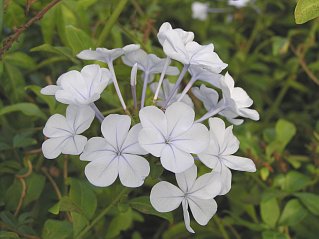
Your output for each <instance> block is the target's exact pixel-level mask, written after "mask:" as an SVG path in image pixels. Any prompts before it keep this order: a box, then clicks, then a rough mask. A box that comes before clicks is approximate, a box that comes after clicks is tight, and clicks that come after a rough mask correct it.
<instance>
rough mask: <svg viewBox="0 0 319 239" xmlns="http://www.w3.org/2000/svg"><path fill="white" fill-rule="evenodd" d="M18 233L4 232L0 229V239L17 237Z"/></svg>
mask: <svg viewBox="0 0 319 239" xmlns="http://www.w3.org/2000/svg"><path fill="white" fill-rule="evenodd" d="M19 238H20V237H19V235H18V234H17V233H15V232H6V231H1V232H0V239H19Z"/></svg>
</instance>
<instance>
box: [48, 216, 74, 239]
mask: <svg viewBox="0 0 319 239" xmlns="http://www.w3.org/2000/svg"><path fill="white" fill-rule="evenodd" d="M71 237H72V225H71V223H69V222H67V221H57V220H52V219H48V220H47V221H46V222H45V224H44V227H43V231H42V238H43V239H69V238H71Z"/></svg>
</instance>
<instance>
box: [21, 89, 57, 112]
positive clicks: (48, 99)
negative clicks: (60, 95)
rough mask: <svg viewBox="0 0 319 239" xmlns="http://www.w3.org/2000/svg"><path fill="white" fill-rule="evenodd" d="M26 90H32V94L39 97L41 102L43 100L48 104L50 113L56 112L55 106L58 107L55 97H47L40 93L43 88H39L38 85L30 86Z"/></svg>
mask: <svg viewBox="0 0 319 239" xmlns="http://www.w3.org/2000/svg"><path fill="white" fill-rule="evenodd" d="M25 89H26V90H31V91H32V92H34V93H35V94H36V95H37V97H39V98H40V99H41V100H43V101H44V102H45V103H47V104H48V106H49V108H50V113H51V114H53V113H54V111H55V106H56V100H55V98H54V97H52V96H47V95H42V94H41V93H40V91H41V87H40V86H37V85H29V86H26V87H25Z"/></svg>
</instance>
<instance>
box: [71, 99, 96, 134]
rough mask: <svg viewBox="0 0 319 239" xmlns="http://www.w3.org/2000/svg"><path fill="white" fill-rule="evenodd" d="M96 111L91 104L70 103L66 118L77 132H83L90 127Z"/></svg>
mask: <svg viewBox="0 0 319 239" xmlns="http://www.w3.org/2000/svg"><path fill="white" fill-rule="evenodd" d="M94 116H95V113H94V111H93V110H92V109H91V107H89V106H82V107H81V106H75V105H69V106H68V108H67V109H66V120H67V122H68V124H69V127H70V128H71V129H73V132H74V133H76V134H81V133H83V132H84V131H85V130H87V129H88V128H90V126H91V123H92V121H93V120H94Z"/></svg>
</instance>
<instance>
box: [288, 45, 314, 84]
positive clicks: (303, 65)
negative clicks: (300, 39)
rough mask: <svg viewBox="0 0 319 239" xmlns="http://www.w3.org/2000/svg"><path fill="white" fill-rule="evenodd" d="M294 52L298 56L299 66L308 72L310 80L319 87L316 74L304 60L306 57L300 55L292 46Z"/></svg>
mask: <svg viewBox="0 0 319 239" xmlns="http://www.w3.org/2000/svg"><path fill="white" fill-rule="evenodd" d="M291 50H292V52H293V53H294V54H295V55H296V56H297V58H298V62H299V65H300V66H301V67H302V69H303V70H304V71H305V72H306V74H307V75H308V77H309V78H310V80H312V81H313V82H314V83H315V84H317V85H319V79H318V78H317V77H316V76H315V74H314V73H313V72H312V71H311V70H310V69H309V67H308V66H307V63H306V61H305V59H304V56H303V55H302V54H300V53H299V52H298V51H297V50H296V49H295V48H294V47H293V46H291Z"/></svg>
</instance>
